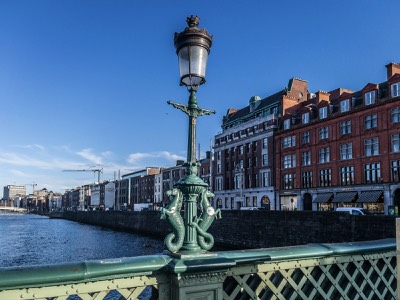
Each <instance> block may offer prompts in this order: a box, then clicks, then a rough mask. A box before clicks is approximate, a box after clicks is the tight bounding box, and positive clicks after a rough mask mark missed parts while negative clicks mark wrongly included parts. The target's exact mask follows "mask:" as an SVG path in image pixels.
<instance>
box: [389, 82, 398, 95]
mask: <svg viewBox="0 0 400 300" xmlns="http://www.w3.org/2000/svg"><path fill="white" fill-rule="evenodd" d="M391 89H392V97H397V96H400V82H397V83H393V84H392V87H391Z"/></svg>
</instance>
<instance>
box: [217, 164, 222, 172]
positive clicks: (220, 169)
mask: <svg viewBox="0 0 400 300" xmlns="http://www.w3.org/2000/svg"><path fill="white" fill-rule="evenodd" d="M221 171H222V167H221V164H217V173H221Z"/></svg>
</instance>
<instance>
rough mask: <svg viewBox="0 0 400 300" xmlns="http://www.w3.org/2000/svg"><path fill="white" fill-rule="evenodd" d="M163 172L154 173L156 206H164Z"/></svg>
mask: <svg viewBox="0 0 400 300" xmlns="http://www.w3.org/2000/svg"><path fill="white" fill-rule="evenodd" d="M163 193H164V191H163V173H162V172H161V173H160V174H155V175H154V206H155V207H160V206H162V200H163Z"/></svg>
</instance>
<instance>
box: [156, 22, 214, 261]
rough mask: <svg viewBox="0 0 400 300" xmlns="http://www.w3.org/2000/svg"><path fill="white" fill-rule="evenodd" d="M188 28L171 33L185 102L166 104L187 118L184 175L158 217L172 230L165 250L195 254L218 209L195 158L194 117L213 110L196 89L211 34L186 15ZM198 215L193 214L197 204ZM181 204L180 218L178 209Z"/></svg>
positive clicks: (206, 240)
mask: <svg viewBox="0 0 400 300" xmlns="http://www.w3.org/2000/svg"><path fill="white" fill-rule="evenodd" d="M186 21H187V24H188V27H186V28H185V30H184V31H182V32H179V33H175V36H174V45H175V48H176V53H177V55H178V60H179V70H180V85H184V86H186V87H187V89H188V91H189V93H190V96H189V101H188V104H187V105H183V104H179V103H175V102H171V101H168V104H170V105H172V106H173V107H175V108H177V109H179V110H181V111H183V112H184V113H185V114H187V115H188V118H189V132H188V147H187V161H186V163H185V164H184V166H185V167H186V174H185V176H184V177H183V178H181V179H180V180H179V181H178V182H176V184H175V185H174V188H173V189H171V190H169V191H167V192H166V194H167V195H168V196H170V197H171V201H170V204H169V205H168V207H167V208H160V211H161V217H162V218H166V219H167V220H168V221H169V222H170V224H171V226H172V227H173V231H174V232H173V233H170V234H169V235H167V237H166V238H165V246H166V247H167V249H168V250H169V251H170V252H172V253H176V252H178V251H180V252H181V253H196V252H205V251H206V250H210V249H211V248H212V246H213V244H214V238H213V236H212V235H211V234H209V233H207V232H206V231H207V229H208V228H209V227H210V226H211V224H212V222H213V221H214V219H215V218H217V217H220V211H219V210H217V211H215V210H214V208H213V207H212V206H211V205H210V202H209V200H208V198H212V197H214V194H212V193H211V192H210V191H209V190H208V184H207V183H205V182H204V181H203V180H202V179H201V178H199V177H198V169H199V166H200V164H199V163H198V162H197V161H196V119H197V117H200V116H203V115H210V114H214V113H215V111H213V110H207V109H202V108H200V107H199V106H198V105H197V98H196V91H197V90H198V88H199V86H200V85H202V84H203V83H205V82H206V77H205V74H206V67H207V60H208V54H209V52H210V48H211V44H212V38H213V37H212V35H210V34H209V33H208V32H207V30H206V29H199V28H198V25H199V22H200V19H199V18H198V17H197V16H190V17H188V18H187V19H186ZM198 205H199V208H200V212H201V214H200V216H197V206H198ZM182 206H183V207H184V214H183V218H182V215H181V208H182Z"/></svg>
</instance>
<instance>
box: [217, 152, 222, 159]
mask: <svg viewBox="0 0 400 300" xmlns="http://www.w3.org/2000/svg"><path fill="white" fill-rule="evenodd" d="M217 159H221V151H217Z"/></svg>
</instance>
